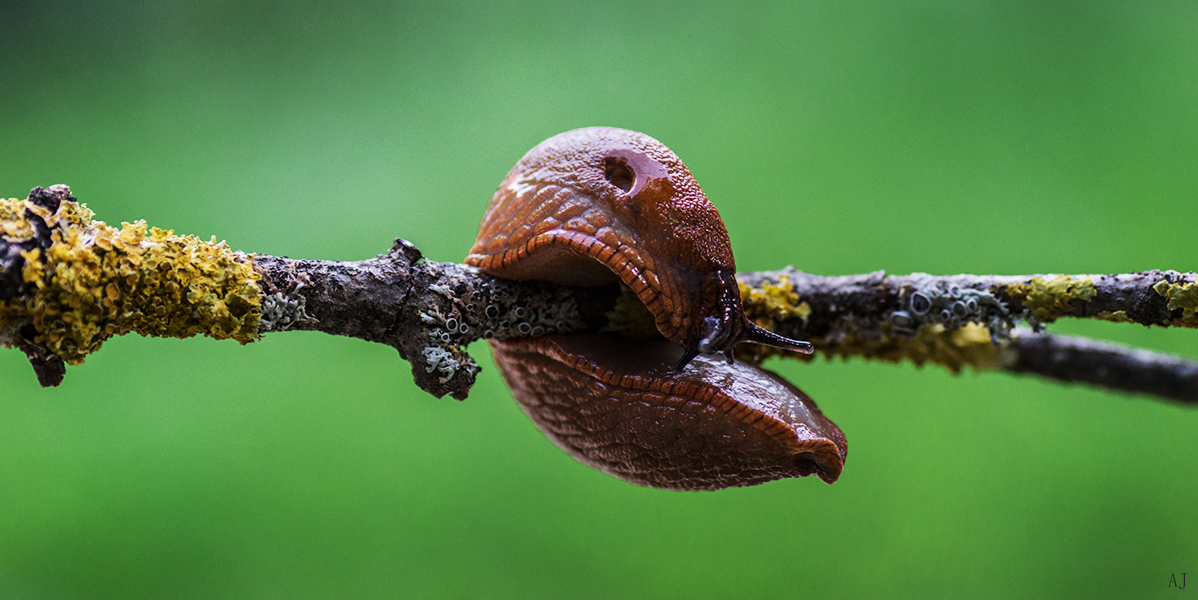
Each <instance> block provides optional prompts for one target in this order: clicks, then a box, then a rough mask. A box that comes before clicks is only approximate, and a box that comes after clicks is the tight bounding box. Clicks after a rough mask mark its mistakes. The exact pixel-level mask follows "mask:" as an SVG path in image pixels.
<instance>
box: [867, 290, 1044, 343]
mask: <svg viewBox="0 0 1198 600" xmlns="http://www.w3.org/2000/svg"><path fill="white" fill-rule="evenodd" d="M899 300H900V305H901V307H902V308H901V309H899V310H896V311H893V312H891V313H890V314H889V315H888V316H887V321H888V322H889V323H890V331H891V333H892V334H893V335H895V336H899V337H915V336H916V334H918V332H919V330H920V328H921V327H923V326H924V325H939V326H941V327H943V328H944V329H945V330H946V331H955V330H957V329H960V328H961V327H963V326H965V325H967V324H971V323H972V324H977V325H982V326H984V327H986V329H987V330H989V332H990V340H991V342H992V343H993V344H994V345H995V346H998V345H1000V344H1002V343H1004V342H1006V341H1007V340H1010V339H1011V330H1012V329H1013V328H1014V327H1015V323H1016V321H1017V320H1018V319H1019V318H1020V317H1027V316H1028V315H1017V314H1015V313H1013V312H1012V311H1011V310H1010V309H1009V308H1008V306H1007V305H1006V303H1004V302H1002V301H1001V300H999V299H998V298H996V297H995V296H994V294H992V293H990V292H989V291H988V290H986V289H976V288H972V287H965V286H960V285H954V284H951V283H948V282H945V281H944V280H943V279H938V278H935V277H933V276H931V275H925V276H923V277H917V279H916V280H915V283H914V285H908V286H904V288H903V290H902V293H901V295H900V298H899Z"/></svg>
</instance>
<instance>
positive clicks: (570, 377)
mask: <svg viewBox="0 0 1198 600" xmlns="http://www.w3.org/2000/svg"><path fill="white" fill-rule="evenodd" d="M466 262H467V263H468V264H471V265H474V266H476V267H478V268H479V269H480V270H482V271H483V272H485V273H488V274H490V275H494V276H496V277H503V278H508V279H537V280H544V281H552V282H556V283H561V284H566V285H605V284H610V283H613V282H616V281H620V282H623V283H624V284H625V285H626V286H628V287H629V288H630V289H631V290H632V291H634V292H635V293H636V295H637V297H638V298H640V300H641V301H642V302H643V303H644V304H645V306H646V307H647V308H648V309H649V311H650V312H651V313H652V314H653V317H654V322H655V324H656V327H657V330H658V331H659V332H660V333H661V334H662V336H664V337H665V338H666V339H664V340H663V339H656V340H647V341H645V340H629V339H623V338H620V337H618V336H616V335H614V334H572V335H552V336H545V337H537V338H510V339H505V340H491V341H490V344H491V348H492V350H493V352H494V355H495V363H496V365H497V366H498V367H499V370H500V372H501V373H502V375H503V378H504V380H505V381H506V382H507V384H508V387H509V388H510V389H511V390H512V395H513V396H515V398H516V400H517V401H518V402H519V403H520V405H521V407H522V408H523V409H524V411H525V413H527V414H528V415H529V417H530V418H532V420H533V422H534V423H535V424H536V425H537V427H538V428H539V429H541V431H542V432H543V433H544V434H545V435H546V436H547V437H549V438H550V440H552V441H553V442H554V443H555V444H557V445H558V446H559V447H561V448H562V449H564V450H566V451H567V452H569V453H570V454H571V455H573V456H574V457H575V458H576V459H577V460H579V461H580V462H583V463H585V464H588V465H591V466H594V467H596V468H598V469H601V470H603V471H605V472H607V473H609V474H611V475H614V476H616V477H619V478H621V479H624V480H626V481H630V482H632V483H635V484H638V485H646V486H652V487H659V488H666V489H676V490H710V489H719V488H725V487H733V486H743V485H754V484H758V483H763V482H766V481H771V480H774V479H780V478H784V477H804V476H807V475H812V474H815V475H818V476H819V477H820V478H821V479H823V480H824V481H826V482H828V483H831V482H833V481H835V480H836V479H837V477H839V476H840V472H841V469H842V468H843V467H844V459H845V456H846V452H847V446H846V443H845V438H844V434H843V433H842V432H841V431H840V429H839V428H837V427H836V425H835V424H834V423H832V422H831V421H829V420H828V419H827V418H825V417H824V416H823V414H822V413H821V412H820V410H819V408H818V407H817V406H816V405H815V403H814V402H812V401H811V399H810V398H809V397H807V395H806V394H804V393H803V392H802V391H800V390H799V389H798V388H796V387H795V386H793V385H791V384H790V383H788V382H786V381H785V380H783V379H782V378H780V377H778V376H777V375H774V374H773V373H770V372H768V371H765V370H763V369H760V368H758V367H756V366H754V365H750V364H747V363H744V362H740V361H736V360H735V359H734V357H733V354H732V350H733V348H734V347H735V345H736V344H737V343H739V342H742V341H745V342H754V343H759V344H766V345H770V346H777V347H780V348H783V349H787V350H793V351H797V352H811V351H812V348H811V345H810V344H808V343H807V342H801V341H796V340H791V339H788V338H784V337H782V336H779V335H777V334H774V333H772V332H770V331H767V330H765V329H762V328H760V327H758V326H757V325H756V324H754V323H752V322H751V321H749V320H748V319H747V318H746V317H745V316H744V312H743V309H742V307H741V301H740V289H739V286H738V285H737V282H736V277H735V274H736V263H735V262H734V261H733V259H732V247H731V243H730V242H729V239H728V232H727V230H726V229H725V228H724V223H723V221H721V220H720V215H719V213H718V212H716V210H715V207H714V206H712V204H711V202H710V201H709V200H708V199H707V197H706V196H705V195H704V194H703V191H702V190H701V189H699V185H698V184H697V183H696V182H695V180H694V178H692V177H691V174H690V171H689V170H687V168H686V166H685V165H683V164H682V161H681V160H679V159H678V157H677V156H675V155H674V153H673V152H671V151H670V150H669V149H668V148H666V147H665V146H663V145H662V144H661V143H660V142H658V141H657V140H654V139H653V138H651V137H649V136H646V135H644V134H640V133H636V132H633V131H627V130H623V129H611V128H606V127H593V128H589V129H579V130H575V131H569V132H566V133H563V134H561V135H558V136H555V137H552V138H550V139H548V140H546V141H545V142H543V143H541V144H540V145H539V146H537V147H536V148H533V149H532V150H531V151H529V152H528V154H526V155H525V156H524V158H522V159H521V160H520V162H519V163H517V164H516V166H515V167H514V168H513V169H512V170H511V172H510V173H508V175H507V178H506V179H504V180H503V183H502V184H501V185H500V186H499V190H498V191H497V192H496V193H495V195H494V197H492V198H491V203H490V204H489V205H488V207H487V212H486V214H485V215H484V216H483V222H482V226H481V228H480V230H479V234H478V239H477V241H475V243H474V247H473V248H472V249H471V251H470V255H469V256H468V257H467V258H466ZM667 340H668V341H667ZM717 353H718V354H723V355H724V358H725V360H723V361H721V360H716V359H712V358H710V357H708V356H707V355H712V354H717ZM700 355H702V356H700ZM684 367H685V368H684Z"/></svg>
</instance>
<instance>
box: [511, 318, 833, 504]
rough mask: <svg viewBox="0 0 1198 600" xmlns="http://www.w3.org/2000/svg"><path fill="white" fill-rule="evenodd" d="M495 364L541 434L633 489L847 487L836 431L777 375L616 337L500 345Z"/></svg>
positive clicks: (663, 344)
mask: <svg viewBox="0 0 1198 600" xmlns="http://www.w3.org/2000/svg"><path fill="white" fill-rule="evenodd" d="M491 348H492V349H493V350H494V354H495V364H496V365H497V366H498V367H499V370H500V372H501V373H502V374H503V378H504V380H505V381H506V382H507V384H508V387H509V388H511V390H512V395H513V396H515V398H516V400H517V401H518V402H519V403H520V406H521V408H522V409H523V410H524V412H525V413H526V414H528V416H529V417H530V418H531V419H532V420H533V422H534V423H536V425H537V428H538V429H540V430H541V432H542V433H544V434H545V435H546V437H548V438H549V439H550V440H552V441H553V443H554V444H556V445H557V446H558V447H560V448H561V449H563V450H565V451H566V452H568V453H570V455H572V456H573V457H574V458H575V459H577V460H578V461H579V462H582V463H584V464H587V465H590V466H592V467H595V468H597V469H599V470H601V471H604V472H605V473H608V474H609V475H613V476H615V477H618V478H620V479H623V480H625V481H629V482H631V483H635V484H637V485H644V486H650V487H655V488H663V489H672V490H715V489H722V488H727V487H736V486H745V485H755V484H758V483H765V482H767V481H773V480H775V479H782V478H785V477H806V476H808V475H811V474H815V475H817V476H819V478H820V479H822V480H824V481H825V482H827V483H832V482H833V481H836V479H837V478H838V477H840V472H841V470H842V469H843V468H844V459H845V456H846V455H847V453H848V446H847V443H846V441H845V438H844V434H843V433H842V432H841V431H840V428H838V427H837V426H836V424H835V423H833V422H832V421H829V420H828V419H827V418H826V417H824V415H823V413H821V412H820V410H819V407H817V406H816V405H815V402H813V401H812V400H811V398H809V397H808V396H807V395H806V394H804V393H803V392H802V391H800V390H799V389H798V388H797V387H795V386H793V385H791V384H790V383H789V382H787V381H786V380H785V379H782V378H781V377H779V376H778V375H775V374H774V373H771V372H769V371H766V370H764V369H761V368H759V367H756V366H753V365H750V364H748V363H745V362H743V361H736V362H735V363H734V364H731V365H729V364H727V363H725V362H724V361H720V360H712V359H711V358H708V357H706V356H701V357H698V358H696V359H695V361H694V362H693V363H692V364H691V367H690V368H688V369H686V370H685V371H684V372H678V371H677V370H675V369H674V368H673V366H674V364H675V361H677V360H678V357H680V356H681V355H682V348H680V347H678V346H677V345H676V344H672V343H670V342H667V341H665V340H661V339H658V340H649V341H643V342H636V343H629V341H628V340H625V339H621V338H620V337H619V336H616V335H613V334H575V335H551V336H545V337H539V338H513V339H507V340H499V341H492V342H491Z"/></svg>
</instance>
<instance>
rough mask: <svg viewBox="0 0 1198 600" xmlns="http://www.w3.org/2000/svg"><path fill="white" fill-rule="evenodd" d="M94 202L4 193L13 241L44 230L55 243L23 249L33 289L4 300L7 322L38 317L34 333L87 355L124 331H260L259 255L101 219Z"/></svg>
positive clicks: (60, 350)
mask: <svg viewBox="0 0 1198 600" xmlns="http://www.w3.org/2000/svg"><path fill="white" fill-rule="evenodd" d="M93 216H94V214H93V213H92V211H91V210H89V209H88V208H87V207H86V206H85V205H81V204H78V203H77V202H74V201H73V200H63V201H62V202H61V203H60V204H59V205H58V208H57V210H56V211H54V212H51V211H50V210H49V209H48V208H46V207H45V206H41V205H38V204H36V203H33V202H31V201H30V200H29V199H25V200H18V199H16V198H9V199H0V235H3V238H4V240H5V241H7V242H9V243H20V242H25V241H28V240H30V239H32V238H33V236H35V235H37V230H38V228H39V227H40V224H39V223H36V222H34V220H35V219H36V220H40V221H41V222H42V223H44V224H45V226H46V227H47V228H49V230H50V231H49V240H51V243H50V245H49V247H48V248H45V250H44V251H43V250H42V249H41V248H35V249H32V250H29V251H23V252H21V256H22V257H23V259H24V261H23V262H24V264H23V265H22V267H21V276H22V279H23V280H24V282H25V283H26V284H27V286H28V287H27V289H28V292H27V293H23V294H20V295H16V296H13V297H10V298H8V299H5V300H2V301H0V330H6V329H10V328H11V327H10V326H12V325H14V324H17V323H20V324H26V323H27V324H29V325H32V327H33V329H34V330H35V331H36V333H35V334H34V337H33V339H32V340H31V341H32V342H33V343H35V344H38V345H40V346H42V347H44V348H45V349H46V350H47V351H49V352H50V353H52V354H55V355H57V356H58V357H60V358H62V360H63V361H65V362H66V363H67V364H72V365H75V364H80V363H82V362H83V359H84V357H86V356H87V355H88V354H90V353H92V352H95V351H96V350H97V349H99V347H100V345H101V344H103V342H104V341H105V340H107V339H108V338H110V337H112V336H114V335H123V334H125V333H128V332H136V333H139V334H141V335H145V336H157V337H178V338H185V337H191V336H193V335H197V334H203V335H207V336H209V337H212V338H216V339H234V340H237V341H239V342H241V343H242V344H246V343H249V342H251V341H254V340H255V339H256V338H257V336H258V324H259V319H260V317H261V309H260V304H261V300H260V299H261V295H262V294H261V291H260V289H259V287H258V285H257V283H256V282H257V280H258V278H259V275H258V273H257V272H256V271H254V268H253V265H252V257H250V256H247V255H246V254H244V253H241V252H234V251H232V250H230V249H229V246H228V245H227V244H226V243H225V242H223V241H222V242H217V241H216V238H215V237H213V238H212V239H211V240H210V241H204V240H201V239H199V238H197V237H195V236H191V235H187V236H179V235H175V233H174V231H171V230H162V229H159V228H157V227H147V225H146V223H145V221H138V222H136V223H122V224H121V227H120V228H119V229H117V228H115V227H111V226H109V225H107V224H105V223H104V222H103V221H93V220H92V218H93Z"/></svg>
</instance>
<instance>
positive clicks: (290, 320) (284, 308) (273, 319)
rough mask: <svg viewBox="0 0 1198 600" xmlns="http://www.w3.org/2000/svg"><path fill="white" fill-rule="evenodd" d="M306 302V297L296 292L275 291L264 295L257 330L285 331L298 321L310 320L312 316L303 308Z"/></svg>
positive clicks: (263, 331)
mask: <svg viewBox="0 0 1198 600" xmlns="http://www.w3.org/2000/svg"><path fill="white" fill-rule="evenodd" d="M306 304H307V299H305V298H304V297H303V296H301V295H298V294H295V295H287V294H284V293H283V292H275V293H273V294H267V295H264V296H263V297H262V320H261V321H260V322H259V325H258V332H259V333H268V332H271V331H287V330H289V329H291V328H292V327H294V326H296V325H298V324H300V323H306V322H309V321H311V320H312V317H311V316H309V315H308V313H307V312H306V311H305V310H304V307H305V305H306Z"/></svg>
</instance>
